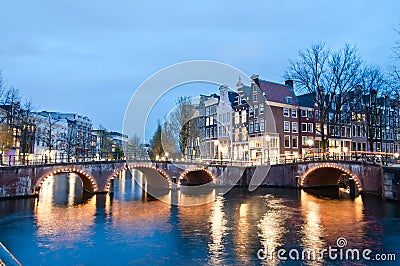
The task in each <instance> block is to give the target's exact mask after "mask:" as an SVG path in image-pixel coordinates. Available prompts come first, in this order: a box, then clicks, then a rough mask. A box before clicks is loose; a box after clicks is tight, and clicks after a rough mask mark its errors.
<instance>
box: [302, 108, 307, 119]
mask: <svg viewBox="0 0 400 266" xmlns="http://www.w3.org/2000/svg"><path fill="white" fill-rule="evenodd" d="M301 117H307V110H304V109H301Z"/></svg>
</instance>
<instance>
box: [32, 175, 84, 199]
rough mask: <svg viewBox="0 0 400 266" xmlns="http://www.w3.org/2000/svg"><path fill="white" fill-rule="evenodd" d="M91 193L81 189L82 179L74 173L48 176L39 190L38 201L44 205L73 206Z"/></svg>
mask: <svg viewBox="0 0 400 266" xmlns="http://www.w3.org/2000/svg"><path fill="white" fill-rule="evenodd" d="M90 197H92V194H90V193H87V192H85V191H84V190H83V186H82V180H81V178H80V177H79V175H77V174H75V173H60V174H57V175H52V176H50V177H48V178H47V179H46V180H45V181H44V183H43V185H42V187H41V190H40V194H39V202H41V204H45V205H57V206H73V205H78V204H81V203H84V202H86V201H87V200H88V199H89V198H90Z"/></svg>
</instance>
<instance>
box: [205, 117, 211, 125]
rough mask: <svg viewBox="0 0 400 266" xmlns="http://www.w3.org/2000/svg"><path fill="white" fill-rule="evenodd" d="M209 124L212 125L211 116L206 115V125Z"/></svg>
mask: <svg viewBox="0 0 400 266" xmlns="http://www.w3.org/2000/svg"><path fill="white" fill-rule="evenodd" d="M209 125H210V118H209V117H206V126H209Z"/></svg>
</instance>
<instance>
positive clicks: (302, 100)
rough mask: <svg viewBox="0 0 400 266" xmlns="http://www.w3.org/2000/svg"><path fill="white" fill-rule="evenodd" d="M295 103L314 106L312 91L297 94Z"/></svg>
mask: <svg viewBox="0 0 400 266" xmlns="http://www.w3.org/2000/svg"><path fill="white" fill-rule="evenodd" d="M297 103H298V104H299V106H303V107H310V108H314V106H315V97H314V93H312V92H310V93H306V94H303V95H299V96H297Z"/></svg>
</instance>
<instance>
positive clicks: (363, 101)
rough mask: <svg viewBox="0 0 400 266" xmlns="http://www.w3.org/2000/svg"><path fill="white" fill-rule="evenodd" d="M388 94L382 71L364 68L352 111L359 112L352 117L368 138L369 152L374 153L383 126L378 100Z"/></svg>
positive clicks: (373, 67) (370, 67)
mask: <svg viewBox="0 0 400 266" xmlns="http://www.w3.org/2000/svg"><path fill="white" fill-rule="evenodd" d="M386 94H387V90H386V81H385V77H384V75H383V73H382V71H381V69H380V68H379V67H377V66H366V67H364V69H363V71H362V75H361V79H360V86H359V87H357V89H356V90H355V97H354V99H353V104H352V106H351V109H352V110H353V111H355V112H357V115H354V116H353V117H352V122H353V123H355V124H360V125H361V129H362V130H363V131H364V133H365V135H366V137H367V141H368V150H369V151H374V148H373V147H374V145H373V144H374V142H375V141H376V140H377V138H378V132H379V130H380V127H381V126H382V123H381V122H382V120H383V119H382V115H383V114H382V113H381V111H380V106H379V104H378V99H379V98H382V97H385V95H386Z"/></svg>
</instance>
